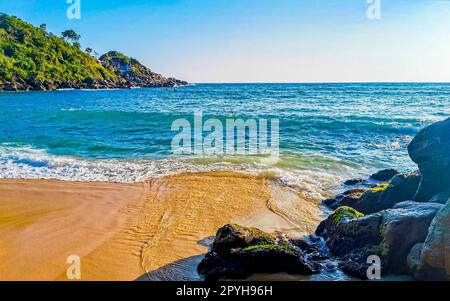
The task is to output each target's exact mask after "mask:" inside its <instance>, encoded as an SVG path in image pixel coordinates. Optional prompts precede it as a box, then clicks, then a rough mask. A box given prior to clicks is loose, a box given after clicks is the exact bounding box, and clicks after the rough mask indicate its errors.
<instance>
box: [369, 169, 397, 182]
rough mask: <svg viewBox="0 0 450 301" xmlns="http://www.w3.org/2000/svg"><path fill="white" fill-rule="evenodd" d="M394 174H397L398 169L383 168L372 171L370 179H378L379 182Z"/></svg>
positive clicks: (390, 177) (388, 178)
mask: <svg viewBox="0 0 450 301" xmlns="http://www.w3.org/2000/svg"><path fill="white" fill-rule="evenodd" d="M396 175H398V171H397V170H395V169H393V168H389V169H383V170H380V171H379V172H377V173H374V174H373V175H371V176H370V178H371V179H372V180H376V181H380V182H387V181H389V180H390V179H392V178H393V177H394V176H396Z"/></svg>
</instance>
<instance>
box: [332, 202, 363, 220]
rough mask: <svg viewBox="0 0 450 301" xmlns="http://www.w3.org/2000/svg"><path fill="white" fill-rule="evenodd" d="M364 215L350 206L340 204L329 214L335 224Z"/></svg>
mask: <svg viewBox="0 0 450 301" xmlns="http://www.w3.org/2000/svg"><path fill="white" fill-rule="evenodd" d="M361 217H364V214H362V213H361V212H359V211H357V210H355V209H353V208H352V207H348V206H342V207H339V208H338V209H336V211H335V212H334V213H333V214H332V215H331V216H330V218H331V219H332V220H333V222H334V223H335V224H342V223H346V222H348V221H350V220H353V219H358V218H361Z"/></svg>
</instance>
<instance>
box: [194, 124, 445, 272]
mask: <svg viewBox="0 0 450 301" xmlns="http://www.w3.org/2000/svg"><path fill="white" fill-rule="evenodd" d="M408 151H409V155H410V157H411V159H412V160H413V161H414V162H415V163H416V164H417V165H418V170H415V171H411V172H408V173H399V172H398V171H396V170H395V169H387V170H382V171H380V172H378V173H376V174H374V175H372V176H370V178H368V179H352V180H348V181H346V182H345V183H344V187H346V188H347V189H346V191H345V192H343V193H342V194H339V195H337V196H335V197H334V198H332V199H327V200H324V201H323V206H325V207H328V208H330V209H332V210H334V211H333V212H332V213H331V214H330V215H329V216H328V218H327V219H326V220H324V221H323V222H322V223H321V224H320V225H319V226H318V228H317V230H316V231H315V233H314V234H312V235H309V236H306V237H299V238H298V239H294V240H293V239H286V238H285V236H284V235H282V234H279V233H278V234H277V235H276V236H273V235H271V234H269V233H265V232H262V231H261V230H259V229H255V228H249V227H244V226H240V225H225V226H224V227H222V228H221V229H219V230H218V232H217V235H216V238H215V240H214V242H213V244H212V246H211V248H210V251H209V252H208V254H207V255H206V256H205V258H204V259H203V260H202V262H201V263H200V264H199V266H198V272H199V274H201V275H203V276H204V277H205V279H206V280H217V279H224V278H225V279H245V278H247V277H249V276H250V275H252V274H254V273H278V272H285V273H291V274H301V275H310V274H316V273H321V272H322V271H324V270H327V269H330V268H331V269H332V268H337V269H340V270H342V271H343V272H344V273H346V274H348V275H350V276H351V277H355V278H360V279H368V274H367V271H368V269H369V267H370V266H371V264H372V262H371V261H370V260H368V258H369V257H372V256H373V255H376V256H378V258H379V259H380V261H381V262H380V264H381V274H382V276H383V277H385V276H388V275H409V276H411V277H412V278H413V279H416V280H444V281H448V280H450V200H449V199H450V176H449V175H450V119H447V120H445V121H442V122H438V123H435V124H433V125H431V126H429V127H427V128H425V129H423V130H422V131H420V132H419V133H418V134H417V136H416V137H415V138H414V139H413V141H412V142H411V143H410V144H409V147H408ZM331 260H332V261H333V262H337V263H338V264H337V265H335V267H334V266H331V265H330V261H331ZM330 266H331V267H330Z"/></svg>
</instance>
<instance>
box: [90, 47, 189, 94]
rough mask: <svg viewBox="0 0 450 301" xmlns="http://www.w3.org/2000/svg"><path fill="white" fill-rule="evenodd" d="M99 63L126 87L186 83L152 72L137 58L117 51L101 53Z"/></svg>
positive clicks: (167, 85) (170, 85)
mask: <svg viewBox="0 0 450 301" xmlns="http://www.w3.org/2000/svg"><path fill="white" fill-rule="evenodd" d="M99 61H100V63H101V64H102V65H103V66H104V67H105V68H107V69H110V70H112V71H113V72H114V73H115V74H116V75H117V82H118V83H119V84H120V85H124V86H127V87H176V86H184V85H187V84H188V83H187V82H185V81H180V80H177V79H175V78H165V77H163V76H162V75H160V74H158V73H154V72H153V71H151V70H150V69H149V68H147V67H146V66H144V65H142V64H141V63H140V62H139V61H138V60H136V59H134V58H130V57H127V56H125V55H124V54H122V53H120V52H118V51H110V52H108V53H106V54H104V55H102V56H101V57H100V59H99Z"/></svg>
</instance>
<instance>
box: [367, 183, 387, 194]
mask: <svg viewBox="0 0 450 301" xmlns="http://www.w3.org/2000/svg"><path fill="white" fill-rule="evenodd" d="M388 187H389V184H381V185H378V186H376V187H374V188H372V189H370V191H371V192H374V193H376V192H382V191H385V190H386V189H387V188H388Z"/></svg>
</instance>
